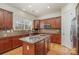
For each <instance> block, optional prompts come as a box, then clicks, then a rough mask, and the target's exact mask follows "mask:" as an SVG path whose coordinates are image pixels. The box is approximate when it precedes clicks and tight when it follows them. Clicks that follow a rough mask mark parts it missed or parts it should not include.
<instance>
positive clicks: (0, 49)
mask: <svg viewBox="0 0 79 59" xmlns="http://www.w3.org/2000/svg"><path fill="white" fill-rule="evenodd" d="M11 48H12V42H11V39H1V40H0V53H4V52H6V51H8V50H10V49H11Z"/></svg>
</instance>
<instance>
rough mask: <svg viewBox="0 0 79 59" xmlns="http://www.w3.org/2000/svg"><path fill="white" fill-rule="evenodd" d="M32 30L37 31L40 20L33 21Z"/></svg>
mask: <svg viewBox="0 0 79 59" xmlns="http://www.w3.org/2000/svg"><path fill="white" fill-rule="evenodd" d="M33 27H34V29H39V28H40V20H34V26H33Z"/></svg>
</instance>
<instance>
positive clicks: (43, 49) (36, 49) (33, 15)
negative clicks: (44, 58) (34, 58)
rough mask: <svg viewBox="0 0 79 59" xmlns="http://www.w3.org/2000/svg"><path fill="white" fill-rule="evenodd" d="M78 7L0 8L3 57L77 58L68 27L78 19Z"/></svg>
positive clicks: (14, 5) (30, 5)
mask: <svg viewBox="0 0 79 59" xmlns="http://www.w3.org/2000/svg"><path fill="white" fill-rule="evenodd" d="M76 6H77V4H76V3H72V4H66V3H63V4H62V3H55V4H53V3H41V4H40V3H37V4H35V3H20V4H18V3H10V4H9V3H7V4H5V3H4V4H0V39H1V40H0V54H1V55H20V54H21V55H74V54H77V51H76V49H75V48H73V45H72V44H73V43H72V42H71V41H70V40H71V39H70V37H71V36H70V27H69V26H71V25H70V22H71V20H72V19H73V18H74V17H76V13H75V11H76ZM69 7H71V8H69ZM45 10H46V11H45ZM67 12H68V14H67ZM68 15H69V17H71V18H69V17H68ZM67 19H69V20H68V21H67ZM64 24H65V25H64Z"/></svg>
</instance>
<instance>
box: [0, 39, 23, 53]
mask: <svg viewBox="0 0 79 59" xmlns="http://www.w3.org/2000/svg"><path fill="white" fill-rule="evenodd" d="M21 45H22V42H21V41H20V40H19V38H4V39H3V38H1V39H0V54H2V53H4V52H7V51H9V50H11V49H13V48H16V47H18V46H21Z"/></svg>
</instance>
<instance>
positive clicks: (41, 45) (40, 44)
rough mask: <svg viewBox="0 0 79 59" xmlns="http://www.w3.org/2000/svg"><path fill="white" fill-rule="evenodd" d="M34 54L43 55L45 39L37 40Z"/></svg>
mask: <svg viewBox="0 0 79 59" xmlns="http://www.w3.org/2000/svg"><path fill="white" fill-rule="evenodd" d="M35 45H36V55H44V54H45V41H44V40H42V41H40V42H37V43H36V44H35Z"/></svg>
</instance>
